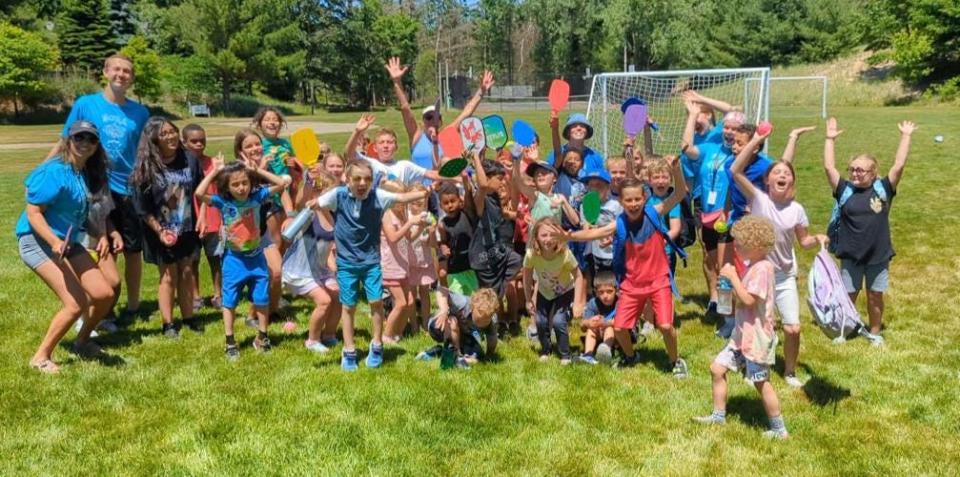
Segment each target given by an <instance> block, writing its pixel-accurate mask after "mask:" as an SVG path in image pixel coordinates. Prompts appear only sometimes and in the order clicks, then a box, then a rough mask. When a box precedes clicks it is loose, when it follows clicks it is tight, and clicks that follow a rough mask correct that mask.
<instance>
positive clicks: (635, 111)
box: [623, 104, 647, 137]
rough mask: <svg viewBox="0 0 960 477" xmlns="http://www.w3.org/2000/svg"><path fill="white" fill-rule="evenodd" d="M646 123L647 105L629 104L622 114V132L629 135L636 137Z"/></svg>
mask: <svg viewBox="0 0 960 477" xmlns="http://www.w3.org/2000/svg"><path fill="white" fill-rule="evenodd" d="M645 124H647V105H645V104H631V105H630V106H628V107H627V111H626V113H624V115H623V132H625V133H627V135H628V136H630V137H636V135H637V133H639V132H640V131H643V126H644V125H645Z"/></svg>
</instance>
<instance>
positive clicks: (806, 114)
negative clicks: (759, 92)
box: [747, 76, 827, 119]
mask: <svg viewBox="0 0 960 477" xmlns="http://www.w3.org/2000/svg"><path fill="white" fill-rule="evenodd" d="M747 81H748V82H754V81H759V80H757V79H753V78H750V79H748V80H747ZM769 104H770V105H769V107H770V109H772V110H773V114H774V115H776V117H778V118H815V117H817V116H819V117H821V118H823V119H826V118H827V77H826V76H771V77H770V94H769Z"/></svg>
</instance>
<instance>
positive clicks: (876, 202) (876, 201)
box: [870, 196, 883, 214]
mask: <svg viewBox="0 0 960 477" xmlns="http://www.w3.org/2000/svg"><path fill="white" fill-rule="evenodd" d="M870 209H871V210H873V213H875V214H879V213H880V212H883V201H882V200H880V198H879V197H876V196H874V197H871V198H870Z"/></svg>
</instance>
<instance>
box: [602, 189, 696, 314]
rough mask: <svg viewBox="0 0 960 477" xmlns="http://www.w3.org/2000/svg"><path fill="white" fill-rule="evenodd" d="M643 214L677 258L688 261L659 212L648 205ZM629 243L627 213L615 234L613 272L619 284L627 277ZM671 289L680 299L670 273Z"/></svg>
mask: <svg viewBox="0 0 960 477" xmlns="http://www.w3.org/2000/svg"><path fill="white" fill-rule="evenodd" d="M643 214H644V216H645V218H646V220H649V221H651V223H652V224H653V227H654V229H656V231H657V233H659V234H660V236H661V237H663V240H664V241H665V242H666V243H667V244H668V245H670V246H671V247H673V250H674V251H676V252H677V256H678V257H680V258H682V259H686V258H687V253H686V252H685V251H684V250H683V248H681V247H680V246H678V245H677V244H676V243H675V242H674V241H673V239H671V238H670V235H669V231H668V230H667V228H666V227H664V226H663V224H662V223H660V217H658V216H657V210H656V209H654V208H653V206H651V205H649V204H646V205H644V206H643ZM626 242H627V214H626V212H624V213H622V214H620V216H618V217H617V231H616V232H615V233H614V234H613V272H614V275H616V277H617V283H619V282H621V281H622V280H623V278H624V276H625V275H626V264H625V261H626V254H625V253H624V247H625V244H626ZM670 289H671V290H672V291H673V294H674V295H676V296H677V297H680V291H679V290H678V289H677V282H676V280H675V279H674V276H673V273H672V272H671V273H670Z"/></svg>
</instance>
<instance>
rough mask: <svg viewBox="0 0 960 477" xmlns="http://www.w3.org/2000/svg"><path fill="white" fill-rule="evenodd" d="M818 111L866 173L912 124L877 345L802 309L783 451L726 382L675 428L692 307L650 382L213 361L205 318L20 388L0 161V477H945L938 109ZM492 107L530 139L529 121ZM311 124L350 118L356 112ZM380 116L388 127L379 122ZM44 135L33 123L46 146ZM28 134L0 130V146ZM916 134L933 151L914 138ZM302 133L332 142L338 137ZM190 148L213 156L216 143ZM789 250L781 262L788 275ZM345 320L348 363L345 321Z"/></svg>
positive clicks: (20, 164)
mask: <svg viewBox="0 0 960 477" xmlns="http://www.w3.org/2000/svg"><path fill="white" fill-rule="evenodd" d="M834 112H835V114H836V115H837V116H838V118H839V120H840V124H841V127H843V128H844V129H845V130H846V132H845V133H844V135H843V136H841V138H840V139H839V141H838V146H837V147H838V154H839V157H841V158H846V157H850V156H852V155H853V154H855V153H858V152H871V153H874V154H876V155H877V157H878V158H880V161H881V168H882V169H883V170H886V168H888V167H889V166H890V163H891V161H892V158H893V152H894V149H895V147H896V143H897V139H898V133H897V130H896V122H897V121H898V120H901V119H912V120H914V121H916V122H917V123H918V124H919V125H920V129H919V131H918V132H917V133H916V134H915V138H914V148H913V153H912V154H911V157H910V162H909V163H908V165H907V170H906V175H905V177H904V179H903V181H902V182H901V188H900V191H899V194H898V195H897V198H896V199H895V205H894V207H893V211H892V219H891V222H892V224H893V238H894V244H895V247H896V249H897V251H898V255H897V257H896V258H895V259H894V261H893V265H892V269H891V277H892V280H891V291H890V293H889V294H888V295H887V312H886V323H887V331H886V337H887V342H888V346H887V347H885V348H881V349H878V348H872V347H870V346H868V344H867V343H865V342H864V341H863V340H859V339H857V340H853V341H851V342H849V343H847V344H845V345H843V346H835V345H833V344H832V343H831V342H830V341H829V340H828V339H827V338H825V337H824V336H823V334H822V333H820V332H819V331H818V330H817V329H816V328H815V327H814V326H813V325H811V324H810V316H809V312H808V311H807V310H806V308H805V307H804V308H803V310H802V316H803V320H804V335H803V336H804V337H803V344H802V354H801V364H802V368H801V374H802V377H804V378H809V379H810V381H809V383H808V385H807V386H806V388H804V389H803V390H796V391H795V390H791V389H789V388H788V387H787V386H786V385H785V384H784V382H783V380H782V377H781V376H779V374H778V375H776V376H775V377H774V379H773V384H774V386H775V388H776V389H777V391H778V392H779V395H780V399H781V403H782V406H783V413H784V416H785V417H786V420H787V424H788V426H789V427H790V430H791V433H792V438H791V439H790V440H789V441H787V442H767V441H765V440H763V439H762V438H761V437H760V432H761V431H762V430H763V428H764V426H765V417H764V413H763V409H762V406H761V404H760V400H759V398H758V397H757V395H756V392H755V391H754V390H753V389H752V388H750V387H748V386H747V385H745V384H744V383H743V382H742V381H740V380H737V379H733V380H732V384H731V389H730V406H729V410H730V416H729V421H728V424H727V425H726V426H725V427H722V428H702V427H699V426H697V425H694V424H692V423H690V422H689V418H690V417H691V416H693V415H697V414H703V413H706V412H708V411H709V410H710V377H709V372H708V370H707V369H708V365H709V363H710V361H711V360H712V359H713V357H714V356H715V355H716V353H717V352H718V351H719V350H720V348H721V347H722V345H723V344H722V343H721V342H720V341H719V340H717V339H716V338H714V337H713V327H712V325H710V324H707V323H704V322H702V312H701V308H700V307H699V305H696V304H683V305H680V306H679V307H678V315H679V317H680V319H681V321H682V327H681V332H680V336H681V338H680V347H681V348H680V349H681V353H682V355H683V356H684V357H685V358H686V359H687V360H688V362H689V364H690V366H691V371H692V375H691V377H690V379H687V380H686V381H676V380H674V379H673V378H672V377H671V376H670V374H669V369H668V367H667V362H666V361H667V359H666V354H665V352H664V350H663V344H662V341H661V340H660V339H659V338H654V339H652V340H651V341H650V342H648V343H647V344H646V345H644V346H642V347H641V348H640V353H641V354H642V356H643V357H644V358H645V364H643V365H641V366H638V367H637V368H635V369H630V370H626V371H617V370H611V369H606V368H590V367H585V366H572V367H568V368H561V367H560V366H559V365H558V364H557V362H556V361H553V362H551V363H549V364H540V363H538V362H537V359H536V352H535V351H534V349H533V348H532V346H531V344H529V343H528V342H527V341H526V340H525V339H515V340H513V341H512V342H510V343H507V344H504V345H503V346H502V347H501V348H500V353H499V358H498V360H497V362H495V363H489V364H482V365H479V366H476V367H474V369H472V370H470V371H469V372H457V371H451V372H440V371H438V370H437V368H436V362H434V363H431V364H424V363H419V362H415V361H413V356H414V355H415V354H416V353H417V352H418V351H419V350H421V349H422V348H424V347H426V346H428V345H429V340H428V339H426V338H425V337H422V336H421V337H418V338H416V339H411V340H408V341H405V342H404V344H403V346H401V347H399V348H394V349H388V351H387V363H386V364H385V366H384V368H383V369H381V370H378V371H370V370H366V369H363V368H361V370H360V371H359V372H358V373H356V374H349V375H348V374H344V373H342V372H340V371H339V367H338V361H337V358H336V355H335V354H333V355H330V356H324V357H316V356H314V355H312V354H310V353H309V352H307V351H305V350H304V349H303V347H302V344H301V343H302V336H301V335H300V334H297V335H283V334H281V333H280V331H279V329H274V330H272V332H273V336H274V339H275V342H276V343H277V346H276V348H275V349H274V352H273V353H272V354H270V355H268V356H258V355H256V354H255V353H254V352H253V351H252V350H251V348H250V340H251V339H252V337H253V335H252V333H251V331H250V330H249V329H245V328H242V327H241V328H240V329H239V331H238V338H239V339H240V341H241V344H242V353H243V356H242V358H241V360H240V362H239V363H236V364H230V363H227V362H226V361H225V359H224V358H223V355H222V341H223V335H222V325H221V324H220V321H219V320H220V317H219V315H218V313H216V312H215V311H214V310H210V309H205V310H204V311H203V313H202V314H201V318H202V319H203V320H204V321H205V322H206V324H207V328H206V332H205V333H204V334H203V335H199V336H197V335H191V334H190V333H185V335H184V337H183V338H182V339H181V340H180V341H177V342H171V341H168V340H166V339H163V338H162V337H161V336H160V333H159V322H158V320H157V318H153V319H152V320H151V321H149V322H139V323H137V324H136V325H135V326H133V327H131V328H130V329H129V330H128V331H126V332H123V333H120V334H118V335H115V336H109V337H105V338H104V339H103V340H102V342H103V343H104V344H105V345H106V348H107V350H108V351H109V353H110V354H111V355H112V356H114V357H115V359H113V360H109V362H107V363H105V364H102V363H97V362H83V361H78V360H77V359H75V358H74V357H72V356H71V355H69V354H68V353H67V352H66V349H65V347H61V348H60V349H58V350H57V352H56V359H58V360H59V361H60V362H61V363H62V364H63V365H64V369H63V371H64V372H63V373H62V374H61V375H59V376H56V377H52V376H43V375H40V374H39V373H36V372H34V371H32V370H30V369H29V368H28V367H27V360H28V359H29V357H30V356H31V354H32V353H33V351H34V349H35V346H36V345H37V344H38V343H39V340H40V338H41V336H42V334H43V332H44V331H45V329H46V326H47V325H48V323H49V318H50V316H51V315H52V314H53V313H54V312H55V311H56V309H57V308H58V305H57V302H56V300H55V299H54V298H53V295H52V294H51V293H50V292H49V291H48V290H47V289H46V288H45V287H44V286H43V285H42V283H41V282H40V280H39V279H38V278H37V277H35V276H34V275H33V274H32V273H31V272H30V271H29V270H28V269H27V268H26V267H25V266H23V264H22V263H21V262H20V260H19V258H18V256H17V251H16V242H15V240H14V239H13V225H14V223H15V221H16V219H17V217H18V215H19V214H20V212H21V210H22V208H23V189H22V181H23V178H24V176H25V174H26V173H27V172H28V171H29V170H30V169H31V168H32V167H33V166H34V165H35V164H36V163H37V162H38V161H39V160H40V159H41V158H42V156H43V155H44V154H45V152H46V149H45V148H44V149H38V150H31V151H5V152H3V159H4V160H3V161H2V162H0V171H2V172H3V174H0V186H2V187H0V191H2V192H0V196H2V198H3V200H0V230H3V231H6V232H5V233H6V234H7V239H6V240H4V241H2V242H0V284H2V286H0V309H2V310H4V311H5V313H4V314H3V315H2V316H0V336H4V337H5V339H4V346H3V347H2V348H0V382H2V383H3V384H2V388H0V389H2V393H0V396H2V399H0V412H2V413H3V415H4V416H5V419H4V425H3V426H0V453H2V454H3V455H5V456H6V458H5V459H3V460H2V461H0V475H58V474H84V475H143V474H165V475H237V474H243V475H258V474H259V475H265V474H266V475H273V474H296V475H305V474H319V475H327V474H345V475H357V474H374V475H384V474H395V475H450V474H467V475H487V474H507V475H556V474H561V475H578V474H579V475H582V474H589V475H595V474H601V475H636V474H645V475H662V474H671V475H693V474H739V475H745V474H764V475H901V474H910V475H913V474H925V475H937V474H940V475H946V474H953V473H955V472H956V469H957V468H958V466H960V458H958V455H960V444H958V442H960V424H958V422H960V407H958V406H957V404H956V402H957V397H958V394H957V389H958V385H960V382H958V381H960V374H958V364H960V351H958V347H957V343H958V342H960V325H958V323H957V320H956V312H955V310H957V309H958V305H960V304H958V300H957V297H958V296H960V287H958V285H957V283H960V272H958V270H960V259H958V258H957V247H956V245H955V244H956V242H957V240H956V235H955V234H957V233H958V232H960V227H958V226H957V222H956V221H955V220H954V217H956V210H957V206H958V205H960V203H958V201H957V199H956V197H957V196H958V195H960V185H958V183H957V180H956V178H955V173H954V171H955V169H956V168H955V156H956V154H955V151H956V144H957V143H958V141H960V111H957V110H954V109H946V108H928V109H921V108H860V109H850V108H836V109H835V110H834ZM505 116H507V119H508V120H511V119H514V118H516V117H523V118H524V119H527V120H531V121H532V124H534V125H535V126H537V127H538V128H539V129H540V132H541V135H544V134H545V133H546V132H547V130H546V117H545V114H543V113H537V114H526V115H523V116H513V115H505ZM773 117H774V122H775V123H776V126H777V132H776V133H775V139H774V141H773V144H772V146H771V151H773V152H774V154H776V155H779V151H780V150H782V147H783V144H784V139H785V136H786V133H787V131H789V129H790V128H791V127H794V126H798V125H800V123H799V122H798V121H797V120H790V121H777V120H776V118H777V115H776V111H774V115H773ZM324 118H325V119H327V120H342V121H345V122H353V121H354V120H355V119H356V114H345V115H324ZM380 122H382V123H383V124H385V125H388V126H391V127H394V128H396V129H397V130H398V131H399V130H401V129H402V127H401V125H400V122H399V115H397V114H396V113H395V112H390V113H386V114H382V115H381V117H380ZM58 128H59V126H50V127H49V128H48V129H49V130H50V131H53V133H52V134H55V133H56V131H57V130H58ZM42 131H43V128H36V127H3V128H0V138H16V137H21V136H30V135H32V134H34V133H37V134H39V133H41V132H42ZM821 132H822V125H821V129H820V132H818V133H813V134H810V135H808V136H805V137H804V138H803V139H802V140H801V143H800V151H799V158H798V160H797V168H798V176H799V184H798V185H799V195H798V196H799V199H800V201H801V202H802V203H803V204H804V205H805V206H806V208H807V212H808V215H809V217H810V220H811V222H812V224H811V225H812V229H813V230H822V229H823V228H824V226H825V224H826V221H827V218H828V215H829V210H830V206H831V200H830V198H829V192H828V186H827V185H826V180H825V178H824V177H823V173H822V171H821V168H820V166H819V160H820V155H821V151H822V147H823V146H822V142H821V137H822V135H821ZM935 134H943V135H944V136H946V142H945V143H944V144H942V145H935V144H934V142H933V140H932V137H933V136H934V135H935ZM401 136H402V135H401ZM324 139H325V140H328V141H329V142H330V143H332V144H333V145H334V146H336V147H340V146H341V145H342V144H343V142H344V141H345V140H346V137H345V135H342V134H341V135H332V136H330V137H329V138H324ZM27 141H31V140H29V139H26V140H25V141H24V142H27ZM401 142H405V141H401ZM401 147H405V146H403V145H402V146H401ZM210 148H211V149H212V150H217V149H218V148H222V149H223V150H225V151H229V150H230V149H231V148H230V145H229V144H228V142H227V141H219V142H215V143H212V144H211V145H210ZM693 255H694V256H693V257H692V258H691V261H690V268H687V269H681V272H680V277H679V281H680V287H681V290H682V291H683V292H684V293H685V294H686V295H688V296H690V297H693V298H695V299H702V298H703V296H704V294H705V293H706V290H705V286H704V284H703V280H702V278H701V277H700V273H699V272H698V267H699V264H700V257H699V253H694V254H693ZM811 257H812V255H811V253H806V252H805V253H802V254H801V258H800V263H801V264H802V267H801V270H802V272H803V271H805V270H806V269H807V268H808V266H809V263H810V259H811ZM147 270H148V271H147V272H146V274H145V277H144V280H143V283H144V299H145V300H146V302H145V306H146V307H148V308H150V309H155V292H156V282H157V274H156V270H155V269H153V268H148V269H147ZM805 281H806V280H805V276H804V275H801V284H805ZM209 288H210V287H209V281H208V280H207V279H206V278H204V289H205V290H206V291H207V292H209ZM803 295H804V297H805V296H806V293H805V292H804V293H803ZM122 301H123V299H121V306H122ZM295 309H296V310H297V317H298V321H299V322H300V324H301V329H302V326H303V323H304V322H305V320H306V314H307V313H308V308H307V305H306V304H305V303H304V302H302V301H297V302H295ZM861 309H862V304H861ZM359 329H360V336H361V338H360V346H361V349H364V350H365V349H366V348H367V340H368V337H369V335H368V331H367V330H369V323H368V322H367V320H366V319H361V320H360V325H359ZM71 334H72V333H71ZM68 342H69V338H68ZM780 360H782V354H780V355H778V361H780ZM778 369H781V370H782V367H780V366H778ZM951 468H952V469H954V471H950V470H949V469H951Z"/></svg>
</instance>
